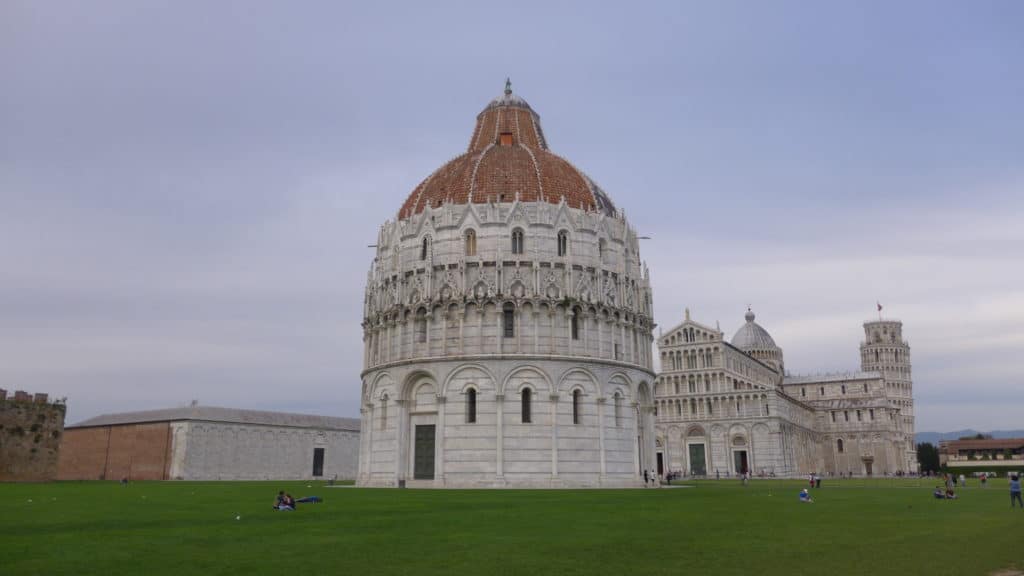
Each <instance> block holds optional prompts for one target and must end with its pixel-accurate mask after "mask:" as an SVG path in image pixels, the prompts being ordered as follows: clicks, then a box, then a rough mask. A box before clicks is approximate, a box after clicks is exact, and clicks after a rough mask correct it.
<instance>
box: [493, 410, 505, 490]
mask: <svg viewBox="0 0 1024 576" xmlns="http://www.w3.org/2000/svg"><path fill="white" fill-rule="evenodd" d="M494 402H495V409H496V411H497V417H498V421H497V426H496V428H497V431H498V444H497V449H496V450H495V451H496V452H497V455H496V456H497V462H495V476H496V479H497V480H498V482H499V483H504V481H505V395H504V394H498V395H496V396H495V397H494Z"/></svg>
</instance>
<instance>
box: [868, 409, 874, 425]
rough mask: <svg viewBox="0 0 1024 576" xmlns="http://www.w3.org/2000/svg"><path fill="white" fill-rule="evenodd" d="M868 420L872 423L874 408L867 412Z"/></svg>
mask: <svg viewBox="0 0 1024 576" xmlns="http://www.w3.org/2000/svg"><path fill="white" fill-rule="evenodd" d="M868 420H871V421H872V422H874V420H875V409H874V408H871V409H869V410H868Z"/></svg>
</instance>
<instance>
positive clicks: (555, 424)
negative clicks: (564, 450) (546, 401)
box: [549, 394, 558, 480]
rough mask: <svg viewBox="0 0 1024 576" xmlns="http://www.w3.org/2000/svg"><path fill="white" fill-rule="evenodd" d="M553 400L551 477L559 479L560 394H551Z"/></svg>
mask: <svg viewBox="0 0 1024 576" xmlns="http://www.w3.org/2000/svg"><path fill="white" fill-rule="evenodd" d="M549 398H550V400H551V477H552V480H557V479H558V394H552V395H551V396H549Z"/></svg>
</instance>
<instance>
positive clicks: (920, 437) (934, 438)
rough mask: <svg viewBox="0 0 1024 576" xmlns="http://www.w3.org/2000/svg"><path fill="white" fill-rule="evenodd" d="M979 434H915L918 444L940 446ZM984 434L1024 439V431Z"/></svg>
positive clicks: (973, 432) (996, 431)
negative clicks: (945, 441) (928, 443)
mask: <svg viewBox="0 0 1024 576" xmlns="http://www.w3.org/2000/svg"><path fill="white" fill-rule="evenodd" d="M977 433H978V431H977V430H972V429H970V428H968V429H967V430H954V431H952V432H918V433H917V434H914V442H915V443H917V444H921V443H923V442H931V443H932V444H936V445H938V443H939V440H957V439H959V438H962V437H964V436H974V435H975V434H977ZM983 434H991V435H992V437H993V438H1024V430H993V431H991V432H983Z"/></svg>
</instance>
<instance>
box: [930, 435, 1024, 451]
mask: <svg viewBox="0 0 1024 576" xmlns="http://www.w3.org/2000/svg"><path fill="white" fill-rule="evenodd" d="M939 447H940V448H942V449H943V450H948V451H950V452H956V451H957V450H1016V449H1018V448H1024V438H985V439H982V440H978V439H972V440H943V441H942V442H941V443H940V444H939Z"/></svg>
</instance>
